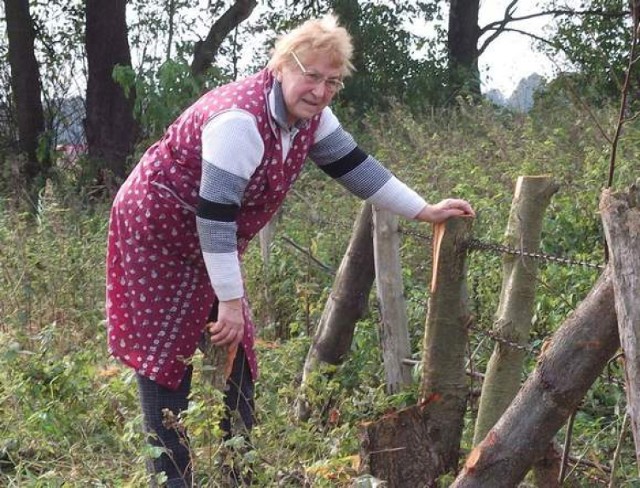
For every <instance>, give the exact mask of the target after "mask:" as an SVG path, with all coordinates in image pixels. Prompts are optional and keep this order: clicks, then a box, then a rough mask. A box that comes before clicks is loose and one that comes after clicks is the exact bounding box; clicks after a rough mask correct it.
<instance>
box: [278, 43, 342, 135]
mask: <svg viewBox="0 0 640 488" xmlns="http://www.w3.org/2000/svg"><path fill="white" fill-rule="evenodd" d="M290 56H291V60H290V61H291V62H290V63H286V64H284V65H283V66H282V68H280V70H279V71H278V72H277V73H276V77H277V79H278V81H280V83H281V84H282V93H283V95H284V103H285V105H286V108H287V115H288V120H287V121H288V123H289V125H293V124H294V123H295V122H297V121H298V120H301V119H310V118H311V117H313V116H314V115H317V114H319V113H320V112H322V110H323V109H324V108H325V107H326V106H327V105H329V103H331V100H332V99H333V97H334V95H335V94H336V93H337V92H338V91H339V90H340V88H341V87H342V80H341V72H342V70H341V68H340V66H335V64H332V63H331V62H330V61H329V59H328V57H326V56H322V55H321V54H319V55H315V56H314V55H312V54H307V56H306V57H305V58H303V57H301V56H298V55H296V54H295V53H292V54H291V55H290ZM296 58H297V59H296Z"/></svg>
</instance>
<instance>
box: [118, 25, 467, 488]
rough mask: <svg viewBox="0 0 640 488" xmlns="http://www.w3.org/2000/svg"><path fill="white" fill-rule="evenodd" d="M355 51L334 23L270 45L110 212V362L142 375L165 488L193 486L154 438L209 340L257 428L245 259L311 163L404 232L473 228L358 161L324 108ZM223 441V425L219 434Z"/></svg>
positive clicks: (167, 443)
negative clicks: (391, 215)
mask: <svg viewBox="0 0 640 488" xmlns="http://www.w3.org/2000/svg"><path fill="white" fill-rule="evenodd" d="M352 51H353V47H352V43H351V39H350V36H349V34H348V33H347V31H346V30H345V29H344V28H342V27H340V26H339V25H338V24H337V22H336V20H335V18H334V17H332V16H326V17H324V18H322V19H320V20H310V21H307V22H305V23H304V24H303V25H301V26H300V27H298V28H296V29H295V30H293V31H292V32H290V33H289V34H287V35H285V36H283V37H282V38H280V39H279V40H278V42H277V43H276V45H275V50H274V52H273V55H272V58H271V60H270V61H269V63H268V65H267V67H266V68H265V69H263V70H261V71H260V72H258V73H256V74H254V75H252V76H249V77H247V78H245V79H242V80H240V81H236V82H233V83H230V84H227V85H224V86H221V87H218V88H216V89H213V90H211V91H210V92H208V93H206V94H205V95H204V96H202V97H201V98H200V99H199V100H197V101H196V102H195V103H194V104H193V105H191V106H190V107H189V108H188V109H187V110H186V111H185V112H184V113H183V114H182V115H180V117H179V118H178V119H177V120H176V121H175V122H174V123H173V124H172V125H171V126H170V127H169V128H168V130H167V131H166V133H165V134H164V136H163V137H162V139H160V140H159V141H158V142H157V143H155V144H154V145H153V146H151V147H150V148H149V149H148V150H147V151H146V153H145V154H144V156H143V157H142V159H141V161H140V162H139V164H138V165H137V166H136V168H135V169H134V170H133V172H132V173H131V175H130V176H129V178H128V179H127V181H126V182H125V183H124V185H123V186H122V188H121V189H120V191H119V192H118V195H117V196H116V198H115V201H114V203H113V209H112V212H111V219H110V226H109V243H108V256H107V318H108V338H109V351H110V353H111V354H113V355H114V356H115V357H116V358H118V359H119V360H120V361H122V362H123V363H124V364H126V365H128V366H130V367H131V368H133V369H134V370H135V371H136V374H137V379H138V391H139V396H140V402H141V405H142V410H143V414H144V419H145V426H146V428H147V430H148V431H149V432H150V433H152V434H153V435H152V436H150V437H151V442H154V443H155V444H157V445H159V446H163V447H165V448H166V452H167V453H166V454H163V455H162V456H161V457H159V458H158V459H155V460H154V461H153V466H152V469H153V472H156V473H159V472H162V471H164V472H165V473H166V475H167V477H168V480H169V481H168V483H167V486H184V485H185V484H186V485H189V484H190V481H191V473H190V469H189V465H190V463H189V452H188V449H187V447H186V446H185V445H184V443H182V442H180V439H179V438H178V436H177V435H176V433H175V432H173V431H171V430H167V429H165V428H164V427H163V425H162V410H163V409H165V408H168V409H170V410H172V411H174V412H175V413H179V412H180V411H181V410H184V409H185V408H186V407H187V397H188V395H189V391H190V384H191V366H190V365H189V359H190V358H191V357H192V355H193V354H194V352H195V350H196V347H197V345H198V342H199V339H200V338H201V336H202V334H203V331H204V330H205V324H207V322H208V321H211V322H212V325H211V327H210V329H209V332H210V334H211V339H212V342H213V343H214V344H216V345H217V346H220V347H230V348H232V349H233V348H234V347H235V346H240V347H238V348H237V354H236V357H235V361H234V363H233V368H232V372H231V376H230V378H229V383H228V386H229V388H228V391H227V392H226V403H227V406H228V408H230V409H236V410H238V411H239V413H240V415H241V418H242V419H243V421H244V423H245V425H246V427H247V428H251V425H252V424H253V415H252V410H253V379H254V378H255V377H256V375H257V365H256V358H255V354H254V349H253V343H254V338H255V330H254V325H253V323H252V322H251V318H250V317H251V315H250V313H249V310H248V305H247V301H246V299H245V292H244V286H243V280H242V275H241V271H240V257H241V256H242V254H243V252H244V251H245V249H246V248H247V244H248V243H249V241H250V240H251V239H252V238H253V237H254V236H255V235H256V234H257V233H258V231H259V230H260V229H261V228H262V227H263V226H264V225H265V224H266V223H267V222H269V219H270V218H271V217H272V216H273V214H274V213H275V212H276V211H277V210H278V208H279V207H280V206H281V205H282V202H283V200H284V198H285V196H286V195H287V192H288V190H289V188H290V187H291V185H292V184H293V182H294V181H295V180H296V178H297V176H298V174H299V173H300V171H301V170H302V167H303V165H304V162H305V160H306V159H307V156H308V157H309V158H310V159H311V160H313V161H314V162H315V164H317V165H318V166H319V167H320V168H321V169H322V170H323V171H324V172H325V173H327V174H328V175H329V176H330V177H332V178H334V179H336V180H337V181H338V182H339V183H341V184H342V185H344V186H345V187H346V188H347V189H348V190H349V191H351V192H352V193H354V194H355V195H357V196H358V197H360V198H362V199H366V200H367V201H369V202H371V203H373V204H375V205H377V206H379V207H382V208H385V209H388V210H390V211H392V212H395V213H397V214H399V215H402V216H404V217H406V218H409V219H417V220H420V221H424V222H441V221H444V220H446V219H448V218H449V217H453V216H461V215H469V216H473V214H474V213H473V210H472V208H471V206H470V205H469V204H468V203H467V202H466V201H464V200H457V199H447V200H443V201H441V202H439V203H436V204H433V205H429V204H427V203H426V202H425V201H424V199H423V198H421V197H420V196H419V195H418V194H417V193H415V192H414V191H413V190H411V189H409V188H408V187H407V186H406V185H405V184H404V183H402V182H401V181H399V180H398V179H397V178H396V177H395V176H393V175H392V174H391V173H390V172H389V171H388V170H387V169H385V168H384V167H383V166H382V165H381V164H380V163H379V162H378V161H377V160H376V159H375V158H373V157H372V156H370V155H368V154H367V153H366V152H365V151H363V150H362V149H361V148H360V147H358V145H357V144H356V142H355V141H354V140H353V138H352V137H351V135H350V134H349V133H348V132H346V131H345V130H344V129H343V128H342V126H341V125H340V123H339V121H338V119H337V118H336V116H335V115H334V114H333V112H332V111H331V109H330V108H329V104H330V102H331V100H332V99H333V97H334V96H335V95H336V94H337V93H338V92H339V91H340V89H341V88H342V87H343V79H344V78H345V77H346V76H348V75H349V74H350V72H351V71H352V69H353V66H352V64H351V62H350V58H351V55H352ZM225 428H227V429H228V424H227V426H226V427H225Z"/></svg>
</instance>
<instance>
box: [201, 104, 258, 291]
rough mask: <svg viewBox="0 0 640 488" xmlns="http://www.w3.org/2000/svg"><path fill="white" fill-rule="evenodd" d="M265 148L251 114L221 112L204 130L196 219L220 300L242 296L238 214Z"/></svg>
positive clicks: (202, 246)
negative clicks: (248, 184)
mask: <svg viewBox="0 0 640 488" xmlns="http://www.w3.org/2000/svg"><path fill="white" fill-rule="evenodd" d="M263 153H264V143H263V141H262V137H261V136H260V133H259V132H258V128H257V125H256V123H255V120H254V118H253V116H252V115H251V114H249V113H247V112H244V111H241V110H230V111H227V112H224V113H222V114H220V115H217V116H216V117H214V118H213V119H211V120H210V121H209V122H207V124H205V126H204V128H203V130H202V179H201V181H200V194H199V198H198V209H197V212H196V224H197V228H198V235H199V238H200V246H201V248H202V255H203V257H204V262H205V265H206V268H207V273H208V274H209V279H210V280H211V285H212V287H213V290H214V292H215V293H216V295H217V297H218V299H220V300H221V301H226V300H232V299H234V298H240V297H242V296H243V295H244V287H243V284H242V274H241V272H240V262H239V260H238V243H237V237H236V232H237V230H238V228H237V224H236V218H237V216H238V212H239V210H240V202H241V201H242V196H243V194H244V191H245V188H246V186H247V183H248V181H249V178H251V175H252V174H253V173H254V171H255V170H256V168H257V167H258V165H259V164H260V161H261V160H262V156H263Z"/></svg>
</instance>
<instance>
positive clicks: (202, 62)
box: [191, 0, 257, 76]
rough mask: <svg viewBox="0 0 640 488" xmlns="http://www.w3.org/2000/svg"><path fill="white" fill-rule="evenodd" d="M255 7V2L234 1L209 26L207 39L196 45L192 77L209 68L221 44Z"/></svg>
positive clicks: (248, 0) (247, 0) (245, 0)
mask: <svg viewBox="0 0 640 488" xmlns="http://www.w3.org/2000/svg"><path fill="white" fill-rule="evenodd" d="M256 5H257V1H256V0H236V1H235V2H234V3H233V5H231V7H229V9H228V10H227V11H226V12H225V13H224V14H222V16H221V17H220V18H219V19H218V20H217V21H216V22H215V23H214V24H213V25H212V26H211V29H210V30H209V33H208V34H207V38H206V39H205V40H204V41H198V42H197V43H196V46H195V49H194V56H193V62H192V63H191V73H193V75H195V76H198V75H201V74H202V73H204V72H205V71H206V70H207V68H209V67H210V66H211V63H213V59H214V58H215V56H216V54H217V52H218V49H220V46H221V45H222V42H223V41H224V40H225V38H226V37H227V36H228V35H229V33H230V32H231V31H232V30H233V29H235V28H236V27H237V26H238V25H239V24H240V23H242V22H243V21H245V20H246V19H247V17H249V15H251V12H253V9H254V8H255V7H256Z"/></svg>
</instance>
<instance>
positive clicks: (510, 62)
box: [479, 0, 575, 96]
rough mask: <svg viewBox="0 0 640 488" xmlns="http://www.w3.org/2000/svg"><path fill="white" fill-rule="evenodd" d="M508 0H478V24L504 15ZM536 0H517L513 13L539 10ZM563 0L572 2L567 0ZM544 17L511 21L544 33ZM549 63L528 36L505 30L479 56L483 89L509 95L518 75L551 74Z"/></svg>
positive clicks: (516, 26)
mask: <svg viewBox="0 0 640 488" xmlns="http://www.w3.org/2000/svg"><path fill="white" fill-rule="evenodd" d="M509 2H510V0H483V1H481V2H480V19H479V24H480V26H481V27H482V26H484V25H486V24H488V23H489V22H493V21H496V20H500V19H502V18H504V10H505V8H506V6H507V5H508V4H509ZM537 3H538V1H536V0H520V1H519V2H518V7H517V10H516V15H515V16H519V15H525V14H528V13H533V12H539V11H540V8H539V7H536V4H537ZM567 3H569V4H571V3H575V2H574V1H567ZM548 22H549V18H548V17H546V18H545V17H541V18H536V19H531V20H527V21H525V22H519V23H517V24H513V26H514V27H515V28H517V29H519V30H523V31H526V32H531V33H534V34H538V35H543V34H544V27H545V25H546V24H547V23H548ZM554 68H555V67H554V65H553V63H552V62H551V61H550V60H549V59H548V58H547V57H546V56H544V55H542V54H539V53H537V52H535V51H534V49H533V47H532V39H531V38H530V37H527V36H523V35H521V34H517V33H512V32H505V33H502V34H500V36H498V38H497V39H496V40H495V41H493V42H492V43H491V44H490V45H489V47H488V48H487V50H486V51H485V52H484V53H483V54H482V56H481V57H480V74H481V77H482V86H483V91H486V90H489V89H491V88H497V89H498V90H500V91H501V92H502V94H503V95H505V96H509V95H510V94H511V92H512V91H513V90H514V88H515V87H516V85H517V84H518V82H519V81H520V79H522V78H524V77H526V76H528V75H530V74H532V73H538V74H540V75H542V76H544V77H545V78H547V79H549V78H550V77H552V76H553V74H554Z"/></svg>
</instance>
